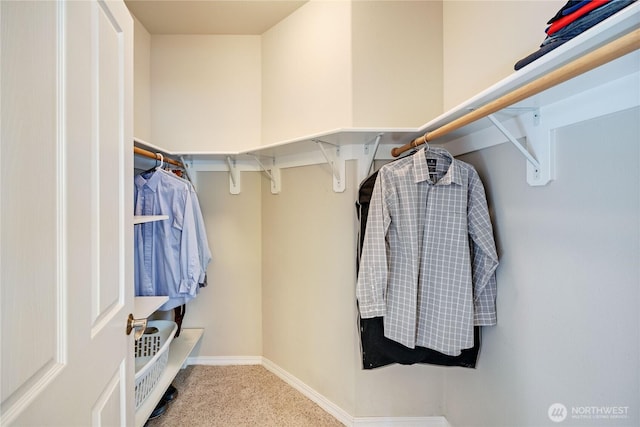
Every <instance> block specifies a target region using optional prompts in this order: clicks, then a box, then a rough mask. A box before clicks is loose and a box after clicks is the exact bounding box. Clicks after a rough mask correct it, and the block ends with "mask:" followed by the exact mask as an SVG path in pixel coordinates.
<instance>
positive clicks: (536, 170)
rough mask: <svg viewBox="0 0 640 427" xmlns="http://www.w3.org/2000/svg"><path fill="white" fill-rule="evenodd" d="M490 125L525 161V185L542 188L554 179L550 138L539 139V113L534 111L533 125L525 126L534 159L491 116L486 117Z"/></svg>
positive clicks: (525, 148) (540, 129)
mask: <svg viewBox="0 0 640 427" xmlns="http://www.w3.org/2000/svg"><path fill="white" fill-rule="evenodd" d="M487 118H488V119H489V120H491V123H493V125H494V126H495V127H496V128H497V129H498V130H499V131H500V132H501V133H502V134H503V135H504V136H505V137H506V138H507V139H508V140H509V142H511V143H512V144H513V145H514V146H515V147H516V148H517V149H518V151H520V153H522V155H523V156H524V157H525V159H527V183H528V184H529V185H531V186H542V185H546V184H548V183H549V182H550V181H552V180H553V179H554V167H553V164H554V158H553V154H554V152H553V150H552V149H551V146H552V144H551V140H550V138H540V137H539V136H540V134H541V133H542V127H541V126H539V123H540V113H539V112H538V111H537V110H536V112H535V113H534V119H533V123H532V124H531V125H529V126H525V128H526V131H527V142H528V145H532V146H533V149H534V150H533V151H534V153H536V156H537V157H534V155H533V154H531V152H529V150H528V149H527V147H525V146H523V145H522V144H521V143H520V142H519V141H518V140H517V139H516V138H515V137H514V136H513V134H512V133H511V132H509V130H508V129H507V128H505V127H504V126H503V125H502V123H500V122H499V121H498V120H497V119H496V118H495V117H494V115H493V114H489V115H488V116H487Z"/></svg>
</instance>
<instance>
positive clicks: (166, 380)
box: [135, 328, 204, 427]
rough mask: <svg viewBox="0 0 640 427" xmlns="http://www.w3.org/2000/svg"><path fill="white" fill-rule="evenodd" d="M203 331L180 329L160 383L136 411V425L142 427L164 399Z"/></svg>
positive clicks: (198, 329) (172, 345) (170, 349)
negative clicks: (165, 393)
mask: <svg viewBox="0 0 640 427" xmlns="http://www.w3.org/2000/svg"><path fill="white" fill-rule="evenodd" d="M203 333H204V329H200V328H193V329H191V328H187V329H182V330H181V331H180V336H179V337H177V338H174V339H173V342H172V343H171V347H170V348H169V361H168V362H167V367H166V368H165V370H164V372H163V373H162V375H161V376H160V379H159V380H158V384H157V385H156V386H155V388H154V390H153V391H152V392H151V394H150V395H149V397H147V399H146V400H145V401H144V403H143V404H142V406H140V408H138V410H137V411H136V420H135V425H136V427H141V426H143V425H144V424H145V423H146V422H147V419H148V418H149V415H151V412H153V410H154V409H155V407H156V405H157V404H158V402H160V399H162V396H163V395H164V392H165V391H166V390H167V388H168V387H169V386H170V385H171V383H172V382H173V380H174V378H175V377H176V375H177V374H178V372H179V371H180V369H181V368H182V366H183V365H184V363H185V362H186V360H187V358H188V357H189V354H191V352H192V351H193V349H194V347H195V346H196V345H197V344H198V342H199V341H200V339H201V338H202V335H203ZM179 393H180V390H178V399H179V398H180V394H179Z"/></svg>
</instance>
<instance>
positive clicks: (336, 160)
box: [312, 139, 346, 193]
mask: <svg viewBox="0 0 640 427" xmlns="http://www.w3.org/2000/svg"><path fill="white" fill-rule="evenodd" d="M312 141H313V142H315V143H316V144H317V145H318V147H320V151H321V152H322V155H323V156H324V158H325V160H326V161H327V163H328V164H329V166H331V173H332V175H333V191H334V192H336V193H342V192H344V190H345V188H346V185H345V181H346V179H345V175H346V168H345V161H344V158H342V157H340V146H339V145H336V144H331V143H330V142H326V141H321V140H319V139H312ZM324 144H329V145H332V146H334V147H335V154H329V153H328V152H327V150H326V149H325V148H324Z"/></svg>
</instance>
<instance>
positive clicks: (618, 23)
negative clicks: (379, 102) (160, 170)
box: [135, 2, 640, 162]
mask: <svg viewBox="0 0 640 427" xmlns="http://www.w3.org/2000/svg"><path fill="white" fill-rule="evenodd" d="M639 27H640V2H637V3H634V4H632V5H630V6H628V7H626V8H625V9H623V10H621V11H619V12H618V13H616V14H615V15H613V16H611V17H609V18H608V19H606V20H604V21H602V22H600V23H599V24H597V25H595V26H594V27H592V28H590V29H589V30H587V31H585V32H584V33H582V34H580V35H578V36H577V37H575V38H574V39H572V40H570V41H568V42H566V43H565V44H563V45H562V46H560V47H558V48H556V49H554V50H553V51H551V52H549V53H548V54H546V55H544V56H543V57H541V58H539V59H538V60H536V61H534V62H532V63H531V64H529V65H527V66H525V67H523V68H522V69H520V70H518V71H516V72H514V73H512V74H511V75H509V76H508V77H506V78H505V79H503V80H501V81H499V82H498V83H496V84H495V85H493V86H491V87H489V88H488V89H486V90H484V91H483V92H481V93H479V94H477V95H476V96H474V97H472V98H470V99H469V100H467V101H466V102H463V103H461V104H460V105H458V106H456V107H455V108H453V109H451V110H449V111H447V112H446V113H444V114H442V115H440V116H439V117H436V118H434V119H433V120H431V121H429V122H427V123H426V124H425V125H423V126H421V127H419V128H343V129H332V130H328V131H326V132H320V133H317V134H313V135H306V136H303V137H300V138H295V139H291V140H287V141H282V142H278V143H275V144H269V145H258V146H255V147H252V148H247V149H242V150H239V151H234V152H231V151H228V152H189V151H185V152H170V151H166V150H162V149H160V148H159V147H155V146H153V145H152V144H150V143H147V142H145V141H142V140H139V139H137V140H135V143H136V145H139V146H142V147H147V148H149V149H150V150H154V149H155V150H156V151H162V152H164V153H165V154H168V155H174V156H179V157H183V158H184V159H185V160H186V161H197V162H214V161H215V162H219V161H222V162H228V160H229V158H231V159H233V160H235V161H239V162H242V161H254V160H255V157H254V156H259V157H263V158H265V157H266V158H273V159H276V160H277V159H280V158H287V157H295V156H297V155H299V154H302V153H308V152H317V151H318V147H317V146H318V144H317V141H318V140H320V141H323V142H327V143H330V144H333V145H335V146H337V147H343V146H348V145H362V144H365V145H369V144H371V143H372V142H374V141H376V138H377V136H378V135H381V136H380V139H379V143H380V144H381V146H380V149H379V150H378V156H377V157H378V158H389V157H390V153H389V151H390V149H391V148H392V147H396V146H400V145H403V144H406V143H409V142H410V141H412V140H413V139H414V138H416V137H418V136H421V135H423V134H424V133H425V132H428V131H432V130H434V129H437V128H439V127H441V126H443V125H445V124H447V123H449V122H451V121H453V120H455V119H457V118H459V117H462V116H463V115H465V114H467V113H468V112H469V111H470V110H472V109H475V108H478V107H481V106H483V105H485V104H487V103H489V102H491V101H494V100H496V99H498V98H500V97H502V96H504V95H506V94H508V93H510V92H512V91H514V90H516V89H518V88H520V87H522V86H524V85H526V84H528V83H530V82H532V81H534V80H536V79H538V78H540V77H542V76H544V75H546V74H548V73H550V72H552V71H554V70H556V69H558V68H560V67H562V66H563V65H565V64H567V63H569V62H571V61H573V60H575V59H577V58H579V57H581V56H583V55H585V54H587V53H589V52H591V51H593V50H595V49H597V48H599V47H601V46H603V45H605V44H607V43H609V42H611V41H613V40H615V39H617V38H620V37H621V36H623V35H625V34H627V33H629V32H631V31H633V30H635V29H637V28H639ZM535 48H536V47H532V51H533V50H535ZM517 59H519V58H514V62H515V61H516V60H517ZM631 74H636V75H640V52H639V51H635V52H632V53H630V54H628V55H625V56H623V57H621V58H618V59H616V60H613V61H611V62H609V63H607V64H605V65H603V66H600V67H598V68H596V69H594V70H591V71H589V72H586V73H584V74H582V75H580V76H578V77H575V78H573V79H571V80H569V81H567V82H564V83H561V84H559V85H556V86H554V87H552V88H550V89H547V90H545V91H543V92H540V93H538V94H536V95H534V96H531V97H530V98H527V99H525V100H524V101H521V102H519V103H517V104H515V105H512V106H510V107H509V108H508V109H505V110H502V111H500V112H498V113H496V115H497V117H498V118H500V119H501V120H506V119H509V118H510V117H515V116H518V115H521V114H522V108H526V109H534V108H540V107H543V106H546V105H550V104H553V103H556V102H558V101H560V100H564V99H567V98H569V97H571V96H574V95H575V94H578V93H580V92H583V91H588V90H590V89H593V88H595V87H599V86H603V85H605V84H607V83H609V82H611V81H613V80H615V79H620V78H623V77H625V76H629V75H631ZM490 127H492V123H491V122H490V121H489V120H478V121H476V122H473V123H471V124H468V125H466V126H464V127H462V128H460V129H458V130H456V131H453V132H451V133H449V134H447V135H446V136H443V137H442V138H439V139H437V140H435V141H434V143H435V144H443V143H446V142H449V141H452V140H456V139H459V138H461V137H463V136H465V135H471V134H473V133H475V132H478V131H481V130H484V129H486V128H490ZM457 154H461V153H457Z"/></svg>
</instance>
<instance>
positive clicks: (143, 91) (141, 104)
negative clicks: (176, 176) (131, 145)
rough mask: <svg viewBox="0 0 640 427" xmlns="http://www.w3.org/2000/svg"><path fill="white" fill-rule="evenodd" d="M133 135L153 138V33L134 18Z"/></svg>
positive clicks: (144, 138) (147, 139)
mask: <svg viewBox="0 0 640 427" xmlns="http://www.w3.org/2000/svg"><path fill="white" fill-rule="evenodd" d="M133 25H134V27H133V44H134V45H133V67H134V72H133V135H134V136H135V137H136V138H140V139H142V140H144V141H150V140H151V35H150V34H149V32H147V30H146V28H144V26H143V25H142V24H141V23H140V21H138V20H137V19H135V17H134V19H133Z"/></svg>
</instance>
